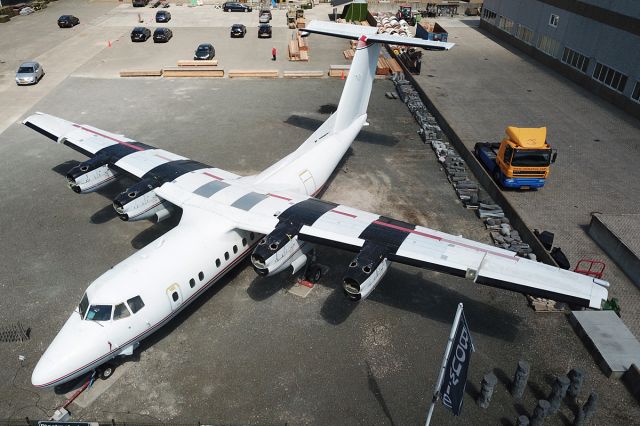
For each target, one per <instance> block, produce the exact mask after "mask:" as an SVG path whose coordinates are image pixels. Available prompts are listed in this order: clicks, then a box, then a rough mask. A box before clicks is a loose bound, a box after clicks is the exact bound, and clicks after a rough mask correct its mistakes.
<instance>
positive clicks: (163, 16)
mask: <svg viewBox="0 0 640 426" xmlns="http://www.w3.org/2000/svg"><path fill="white" fill-rule="evenodd" d="M170 20H171V14H170V13H169V12H167V11H166V10H159V11H157V12H156V22H169V21H170Z"/></svg>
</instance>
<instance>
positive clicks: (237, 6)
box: [222, 1, 252, 12]
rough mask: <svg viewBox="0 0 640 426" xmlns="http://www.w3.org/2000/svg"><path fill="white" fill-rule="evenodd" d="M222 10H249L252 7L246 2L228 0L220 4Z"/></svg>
mask: <svg viewBox="0 0 640 426" xmlns="http://www.w3.org/2000/svg"><path fill="white" fill-rule="evenodd" d="M222 10H224V11H225V12H251V10H252V9H251V6H247V5H246V4H242V3H237V2H234V1H228V2H226V3H224V4H223V5H222Z"/></svg>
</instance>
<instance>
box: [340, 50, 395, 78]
mask: <svg viewBox="0 0 640 426" xmlns="http://www.w3.org/2000/svg"><path fill="white" fill-rule="evenodd" d="M342 54H343V55H344V57H345V59H347V60H349V61H351V60H353V57H354V55H355V54H356V51H355V49H354V48H353V47H352V48H351V49H348V50H345V51H344V52H342ZM401 72H402V67H401V66H400V64H398V62H397V61H396V60H395V59H393V58H392V57H391V56H390V55H389V54H388V53H387V52H386V51H384V50H383V51H381V52H380V57H379V58H378V64H377V66H376V75H389V74H396V73H401Z"/></svg>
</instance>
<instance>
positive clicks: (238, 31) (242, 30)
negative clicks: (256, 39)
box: [231, 24, 247, 38]
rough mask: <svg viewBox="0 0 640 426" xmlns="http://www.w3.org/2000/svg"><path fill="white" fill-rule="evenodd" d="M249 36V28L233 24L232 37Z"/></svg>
mask: <svg viewBox="0 0 640 426" xmlns="http://www.w3.org/2000/svg"><path fill="white" fill-rule="evenodd" d="M245 34H247V27H245V26H244V25H242V24H233V25H232V26H231V37H240V38H242V37H244V36H245Z"/></svg>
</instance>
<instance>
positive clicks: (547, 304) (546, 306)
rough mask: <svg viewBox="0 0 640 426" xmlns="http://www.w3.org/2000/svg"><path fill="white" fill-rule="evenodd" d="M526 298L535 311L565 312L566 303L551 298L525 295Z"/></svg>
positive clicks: (566, 308)
mask: <svg viewBox="0 0 640 426" xmlns="http://www.w3.org/2000/svg"><path fill="white" fill-rule="evenodd" d="M527 300H528V301H529V305H530V306H531V307H532V308H533V310H534V311H536V312H566V311H567V310H568V306H567V304H566V303H562V302H556V301H555V300H551V299H544V298H542V297H533V296H530V295H527Z"/></svg>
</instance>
